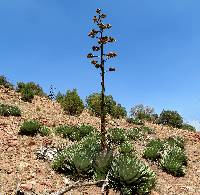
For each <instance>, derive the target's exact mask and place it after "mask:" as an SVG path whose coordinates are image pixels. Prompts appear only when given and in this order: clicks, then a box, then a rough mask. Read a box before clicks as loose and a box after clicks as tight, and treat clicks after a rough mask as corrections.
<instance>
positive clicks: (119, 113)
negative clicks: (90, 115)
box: [111, 104, 127, 119]
mask: <svg viewBox="0 0 200 195" xmlns="http://www.w3.org/2000/svg"><path fill="white" fill-rule="evenodd" d="M126 115H127V112H126V109H125V108H124V107H122V106H121V104H117V105H115V106H114V107H113V108H112V111H111V116H112V117H113V118H118V119H119V118H124V117H126Z"/></svg>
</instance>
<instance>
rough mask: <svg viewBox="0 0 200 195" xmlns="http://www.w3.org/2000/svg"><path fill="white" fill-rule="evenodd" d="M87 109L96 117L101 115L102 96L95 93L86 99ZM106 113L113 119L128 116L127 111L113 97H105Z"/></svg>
mask: <svg viewBox="0 0 200 195" xmlns="http://www.w3.org/2000/svg"><path fill="white" fill-rule="evenodd" d="M86 103H87V108H88V109H89V110H90V111H92V113H94V115H96V116H98V117H99V116H100V115H101V94H99V93H93V94H91V95H89V96H88V97H87V98H86ZM105 113H106V114H109V115H110V116H112V117H113V118H121V117H125V116H126V115H127V113H126V109H125V108H124V107H122V106H121V104H117V103H116V101H115V100H114V99H113V97H112V96H111V95H109V96H105Z"/></svg>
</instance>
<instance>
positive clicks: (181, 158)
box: [160, 146, 187, 177]
mask: <svg viewBox="0 0 200 195" xmlns="http://www.w3.org/2000/svg"><path fill="white" fill-rule="evenodd" d="M185 165H187V157H186V154H185V152H184V150H183V149H181V148H180V147H178V146H174V147H168V148H165V150H164V152H163V154H162V158H161V160H160V166H161V168H162V169H163V170H164V171H166V172H167V173H170V174H172V175H173V176H177V177H181V176H184V175H185V173H186V167H185Z"/></svg>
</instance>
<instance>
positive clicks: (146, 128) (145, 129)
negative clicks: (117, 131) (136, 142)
mask: <svg viewBox="0 0 200 195" xmlns="http://www.w3.org/2000/svg"><path fill="white" fill-rule="evenodd" d="M141 129H142V130H143V131H144V132H145V133H148V134H153V133H155V130H154V129H152V128H150V127H147V126H142V127H141Z"/></svg>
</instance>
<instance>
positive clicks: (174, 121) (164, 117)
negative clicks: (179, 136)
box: [158, 110, 183, 128]
mask: <svg viewBox="0 0 200 195" xmlns="http://www.w3.org/2000/svg"><path fill="white" fill-rule="evenodd" d="M158 123H160V124H163V125H169V126H172V127H175V128H181V127H182V124H183V118H182V117H181V116H180V115H179V113H178V112H177V111H170V110H163V111H162V112H161V114H160V117H159V120H158Z"/></svg>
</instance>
